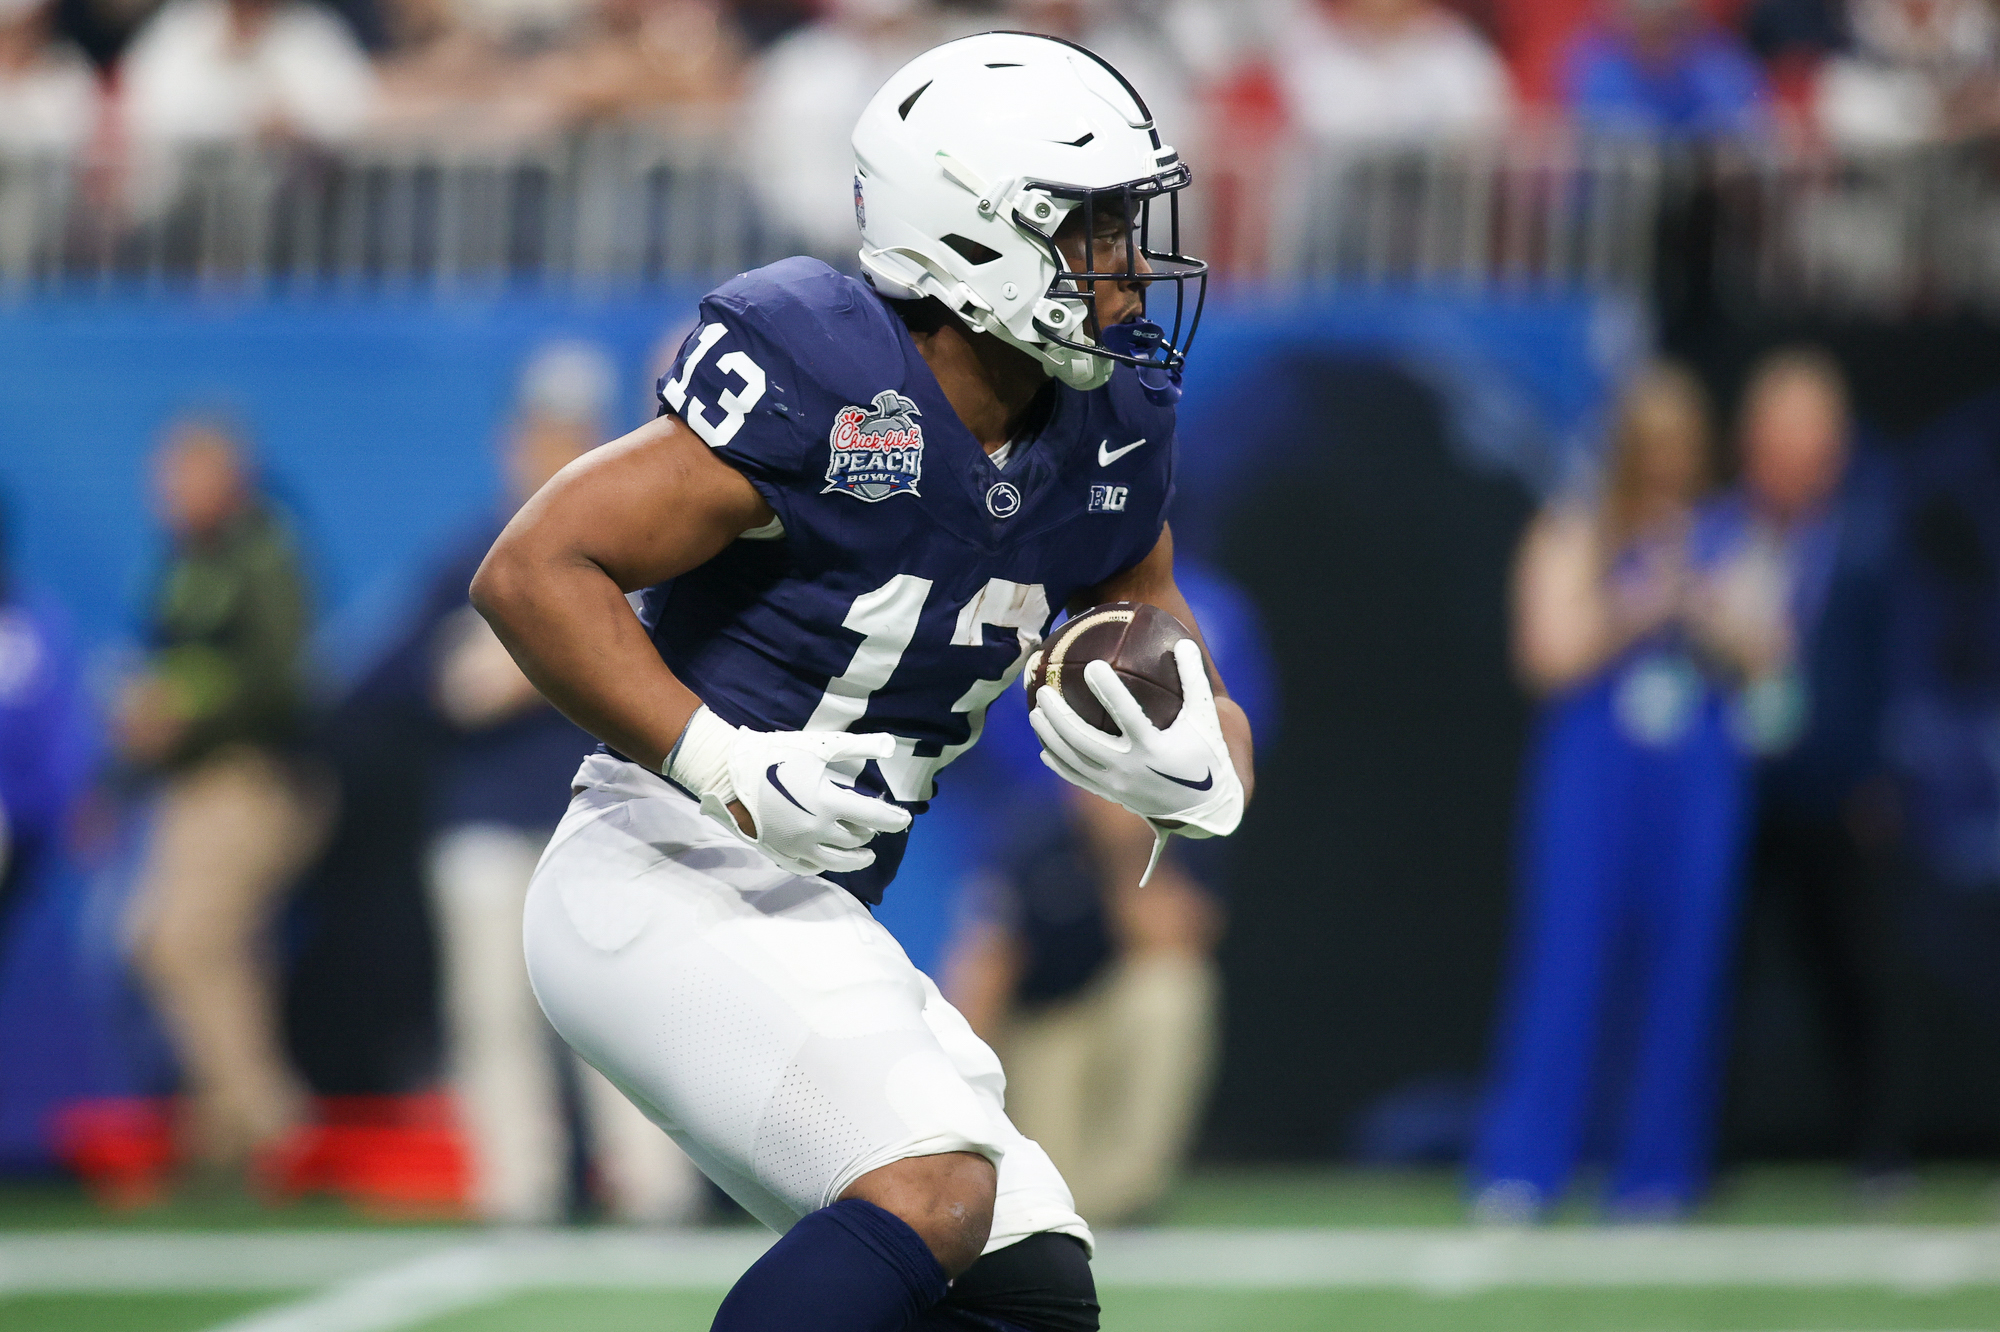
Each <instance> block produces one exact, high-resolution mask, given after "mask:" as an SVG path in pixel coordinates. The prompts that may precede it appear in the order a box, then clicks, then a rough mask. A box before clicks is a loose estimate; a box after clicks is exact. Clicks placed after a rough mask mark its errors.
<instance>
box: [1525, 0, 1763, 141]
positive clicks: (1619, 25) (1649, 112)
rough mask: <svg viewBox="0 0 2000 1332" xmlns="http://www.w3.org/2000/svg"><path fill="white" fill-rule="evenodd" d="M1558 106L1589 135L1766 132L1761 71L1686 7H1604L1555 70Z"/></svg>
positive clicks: (1647, 2)
mask: <svg viewBox="0 0 2000 1332" xmlns="http://www.w3.org/2000/svg"><path fill="white" fill-rule="evenodd" d="M1561 77H1562V96H1563V103H1564V105H1565V106H1567V107H1568V108H1569V110H1570V112H1571V113H1572V114H1573V115H1574V116H1575V117H1576V119H1577V121H1578V122H1579V123H1580V124H1582V125H1583V126H1585V127H1586V128H1588V129H1592V130H1598V131H1605V132H1611V133H1624V134H1634V135H1643V136H1647V137H1663V138H1668V139H1728V138H1752V137H1755V136H1757V135H1760V134H1762V133H1764V132H1765V131H1767V130H1768V129H1769V128H1770V115H1771V94H1770V89H1769V86H1768V84H1767V82H1766V80H1765V77H1764V71H1763V68H1762V67H1761V66H1760V65H1759V64H1758V63H1757V59H1756V57H1755V56H1754V55H1753V54H1751V52H1750V50H1749V48H1748V47H1747V46H1746V45H1745V44H1744V43H1743V41H1742V40H1741V39H1739V38H1738V37H1736V36H1735V35H1734V34H1733V33H1730V32H1727V31H1725V30H1723V29H1721V28H1718V27H1716V26H1715V25H1714V24H1713V23H1711V22H1710V21H1709V20H1708V19H1707V18H1706V17H1705V16H1704V15H1703V14H1702V12H1701V10H1700V8H1699V7H1698V6H1697V5H1696V4H1695V3H1694V0H1607V3H1606V5H1605V12H1604V15H1603V17H1602V19H1601V20H1600V21H1599V22H1597V23H1594V24H1592V25H1590V26H1588V27H1586V28H1585V29H1584V30H1583V31H1582V32H1580V33H1579V34H1578V35H1577V37H1576V39H1575V41H1574V42H1573V43H1572V44H1571V46H1570V48H1569V50H1568V52H1567V53H1566V54H1565V56H1564V60H1563V64H1562V75H1561Z"/></svg>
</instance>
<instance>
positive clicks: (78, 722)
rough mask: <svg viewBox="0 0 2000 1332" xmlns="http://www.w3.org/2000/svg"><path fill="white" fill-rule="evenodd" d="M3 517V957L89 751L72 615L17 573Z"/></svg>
mask: <svg viewBox="0 0 2000 1332" xmlns="http://www.w3.org/2000/svg"><path fill="white" fill-rule="evenodd" d="M5 519H6V514H5V511H4V510H0V960H4V958H5V955H6V939H7V933H8V922H9V920H10V919H11V918H12V916H13V914H14V911H15V909H16V907H17V905H18V903H19V902H20V900H21V898H22V897H24V896H25V895H26V894H27V893H28V891H29V890H30V889H31V887H32V885H33V883H34V881H35V879H36V876H37V875H38V874H39V873H40V872H41V871H42V870H43V869H44V868H45V867H46V866H47V865H48V864H49V863H50V862H51V860H52V859H53V858H54V856H55V855H56V853H57V852H58V850H59V849H60V847H61V846H62V843H63V840H64V835H65V832H66V830H67V827H68V823H69V818H70V814H71V811H72V809H73V808H74V806H75V803H76V801H77V799H78V797H79V796H81V795H82V794H83V791H84V789H85V787H86V785H87V783H88V781H89V778H90V765H91V760H92V757H93V755H92V753H91V739H90V731H89V724H90V722H89V718H88V716H87V715H86V712H85V702H84V698H83V691H82V688H81V680H80V672H79V670H78V666H77V660H76V651H75V648H74V645H73V644H72V643H71V641H70V635H69V622H68V617H67V616H65V615H64V614H63V613H62V611H61V609H60V608H59V607H58V606H56V605H55V604H54V603H52V602H51V601H49V600H47V599H46V598H44V597H41V596H39V595H36V594H35V593H34V592H32V591H30V590H29V589H27V588H25V587H23V586H21V585H20V583H19V582H18V581H17V580H16V579H15V578H14V576H13V570H12V567H11V564H10V560H9V556H10V554H11V551H10V547H9V544H8V532H7V528H6V521H5Z"/></svg>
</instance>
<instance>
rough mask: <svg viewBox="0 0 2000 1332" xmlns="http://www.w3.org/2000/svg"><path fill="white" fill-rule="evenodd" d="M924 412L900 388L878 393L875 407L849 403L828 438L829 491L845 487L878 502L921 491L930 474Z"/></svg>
mask: <svg viewBox="0 0 2000 1332" xmlns="http://www.w3.org/2000/svg"><path fill="white" fill-rule="evenodd" d="M921 415H922V413H921V412H919V411H918V410H917V404H915V403H914V402H911V401H910V400H909V399H908V398H906V397H904V396H903V395H902V394H900V393H898V392H896V391H895V390H894V389H883V390H882V391H881V392H880V393H878V394H876V395H875V402H874V405H873V406H870V407H843V408H841V409H840V411H839V412H837V413H835V415H834V418H833V431H832V433H831V434H829V435H828V436H827V444H828V445H829V454H828V457H827V460H826V489H825V490H822V491H821V492H820V494H822V495H824V494H827V493H828V492H830V491H835V490H839V491H844V492H846V493H847V494H849V495H852V496H854V497H855V498H856V499H862V500H867V501H869V502H870V503H873V502H874V501H876V500H881V499H887V498H888V497H889V496H891V495H898V494H903V493H906V492H907V493H908V494H911V495H915V494H917V493H918V492H917V482H918V481H919V480H920V479H921V478H922V476H923V473H924V432H923V430H922V428H921V427H919V426H918V425H917V417H919V416H921Z"/></svg>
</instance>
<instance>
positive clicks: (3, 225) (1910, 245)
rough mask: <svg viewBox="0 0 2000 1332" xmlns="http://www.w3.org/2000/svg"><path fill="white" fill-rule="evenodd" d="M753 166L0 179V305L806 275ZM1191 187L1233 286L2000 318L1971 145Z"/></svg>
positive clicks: (184, 163)
mask: <svg viewBox="0 0 2000 1332" xmlns="http://www.w3.org/2000/svg"><path fill="white" fill-rule="evenodd" d="M1204 157H1205V158H1207V159H1209V160H1210V161H1211V162H1213V163H1214V165H1213V166H1209V167H1204V166H1202V164H1201V159H1202V158H1204ZM742 160H743V155H742V154H740V153H738V152H735V151H733V146H732V144H731V142H730V141H729V140H728V138H727V137H726V133H725V132H724V131H721V130H718V129H716V128H714V127H712V126H696V127H692V128H691V127H686V126H662V125H657V124H652V125H633V126H625V127H617V128H600V129H596V130H592V131H589V132H585V133H579V134H575V135H572V136H569V137H565V138H560V139H555V140H550V141H546V142H539V143H532V144H526V145H516V146H511V147H507V148H493V147H488V148H477V147H471V146H466V145H463V144H454V143H451V142H446V141H419V140H412V141H405V142H398V143H373V144H365V145H359V146H354V147H350V148H347V149H345V150H342V151H340V152H338V153H332V152H315V151H307V150H302V149H297V148H293V149H288V150H276V149H271V148H268V147H261V146H253V145H246V146H239V147H228V148H224V147H217V148H207V149H201V150H197V151H189V152H182V153H178V154H174V155H171V156H154V157H144V156H134V157H133V158H131V159H129V160H127V161H125V162H123V163H121V164H118V166H117V167H116V169H113V168H111V167H109V166H107V165H106V164H103V163H98V162H86V161H73V160H63V159H56V158H49V157H41V158H36V157H29V156H14V157H7V156H0V291H5V292H13V293H21V292H32V291H37V290H50V289H57V288H60V289H64V290H75V289H79V288H81V289H88V288H90V287H92V286H101V287H106V288H114V287H115V288H119V289H124V288H127V287H130V286H132V285H135V284H136V285H140V286H145V285H155V284H160V285H170V284H196V285H232V286H237V287H246V288H251V289H256V288H262V287H296V286H307V287H325V286H332V287H355V286H360V287H407V286H416V287H426V288H432V289H438V290H451V289H456V288H460V287H467V286H478V285H482V284H485V285H491V284H496V283H497V284H504V283H510V282H536V283H543V284H550V285H632V284H644V283H647V282H654V281H660V280H664V279H688V278H706V277H712V276H716V275H720V274H727V273H730V272H734V271H738V270H741V269H744V268H748V267H752V266H754V265H756V264H759V263H763V262H768V261H769V260H771V259H775V258H778V257H780V256H782V255H784V254H787V253H791V252H793V250H794V249H795V248H796V247H795V245H794V243H793V242H792V241H791V240H790V238H789V237H788V236H787V235H786V234H785V233H784V232H783V230H782V229H781V228H779V227H776V226H774V225H772V224H771V223H770V222H769V220H768V217H767V215H766V214H765V213H764V212H763V211H762V210H761V209H760V208H759V206H758V203H757V199H756V195H755V191H754V190H753V189H752V188H751V187H750V182H749V181H747V180H746V179H745V178H744V177H743V175H742V173H741V169H740V166H739V165H738V164H739V163H740V162H741V161H742ZM1196 163H1197V172H1198V174H1199V175H1201V176H1202V177H1204V178H1205V179H1204V180H1203V181H1202V182H1201V184H1200V185H1198V188H1197V196H1198V197H1196V198H1194V199H1191V200H1190V204H1191V207H1190V209H1189V212H1188V220H1189V222H1190V225H1191V228H1192V229H1193V230H1194V231H1195V233H1196V235H1195V237H1194V240H1193V243H1194V248H1195V252H1197V253H1206V254H1209V255H1211V256H1212V257H1213V258H1214V259H1215V260H1216V261H1217V267H1218V269H1219V270H1221V271H1222V272H1224V273H1226V274H1232V275H1235V276H1239V277H1247V278H1253V279H1257V278H1262V279H1269V280H1276V281H1282V282H1294V283H1295V282H1310V283H1314V284H1321V285H1350V286H1351V285H1363V286H1406V287H1419V288H1442V287H1450V288H1457V289H1469V290H1488V289H1493V290H1537V291H1548V290H1613V291H1622V292H1626V293H1631V294H1643V293H1644V292H1645V291H1647V290H1648V289H1649V287H1651V286H1652V285H1653V284H1654V283H1655V282H1656V280H1658V278H1659V276H1660V274H1659V273H1658V271H1657V270H1658V269H1659V268H1660V267H1661V265H1663V264H1664V265H1675V264H1681V265H1683V266H1685V264H1686V262H1687V259H1688V254H1689V253H1692V252H1694V251H1704V252H1705V253H1706V255H1707V258H1706V260H1704V262H1705V263H1706V265H1707V267H1706V269H1705V270H1704V276H1703V277H1702V279H1701V280H1702V281H1704V282H1706V283H1709V284H1710V285H1711V286H1712V288H1713V289H1714V291H1715V294H1716V295H1717V296H1718V297H1720V298H1721V299H1722V300H1724V301H1725V302H1734V303H1738V304H1743V303H1756V304H1759V305H1763V306H1766V307H1770V306H1776V307H1781V308H1782V307H1793V308H1827V307H1837V308H1861V309H1866V310H1870V311H1875V312H1884V313H1894V312H1897V311H1907V310H1911V309H1928V308H1937V307H1940V306H1958V307H1965V306H1972V307H1975V308H1980V309H2000V165H1996V158H1995V155H1994V154H1993V153H1992V152H1991V151H1990V149H1989V147H1988V146H1986V145H1972V146H1965V145H1961V146H1958V147H1953V148H1932V149H1923V150H1917V151H1910V152H1903V153H1897V154H1883V155H1876V156H1869V157H1844V158H1829V157H1826V156H1817V155H1807V154H1796V153H1783V152H1776V151H1772V152H1767V153H1764V154H1762V155H1753V154H1746V153H1742V152H1734V153H1731V152H1720V151H1694V150H1688V149H1674V150H1670V149H1667V148H1663V147H1662V146H1660V145H1658V144H1653V143H1649V142H1644V141H1634V140H1606V139H1596V140H1593V139H1588V138H1582V137H1578V136H1575V135H1570V134H1565V133H1561V132H1532V133H1528V132H1524V133H1521V134H1517V135H1514V136H1510V137H1508V138H1506V139H1502V140H1494V141H1489V142H1482V143H1467V144H1457V145H1449V146H1436V147H1430V148H1425V149H1421V150H1379V149H1377V150H1365V149H1359V148H1354V147H1336V146H1331V145H1326V144H1315V143H1311V142H1302V141H1297V140H1291V139H1285V138H1267V139H1265V140H1264V141H1261V142H1246V143H1231V144H1228V145H1221V144H1214V145H1211V147H1210V150H1209V151H1208V152H1206V153H1201V154H1198V156H1197V158H1196ZM827 257H828V258H838V256H827ZM1676 277H1677V279H1681V280H1684V279H1685V271H1684V268H1683V271H1682V272H1680V273H1678V274H1677V275H1676Z"/></svg>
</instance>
